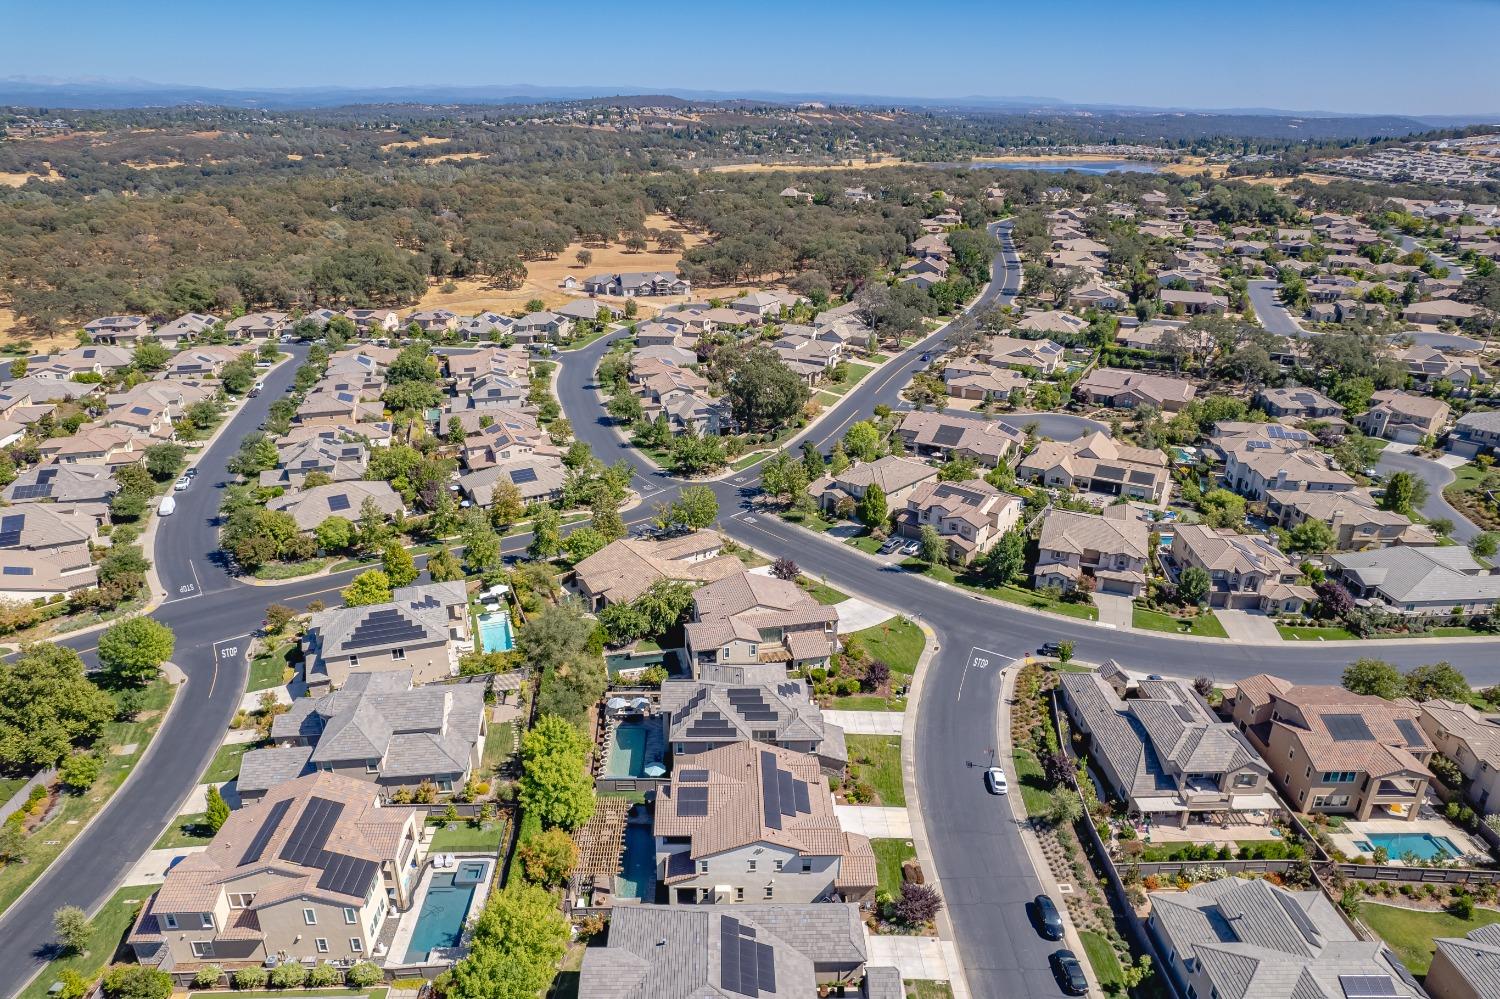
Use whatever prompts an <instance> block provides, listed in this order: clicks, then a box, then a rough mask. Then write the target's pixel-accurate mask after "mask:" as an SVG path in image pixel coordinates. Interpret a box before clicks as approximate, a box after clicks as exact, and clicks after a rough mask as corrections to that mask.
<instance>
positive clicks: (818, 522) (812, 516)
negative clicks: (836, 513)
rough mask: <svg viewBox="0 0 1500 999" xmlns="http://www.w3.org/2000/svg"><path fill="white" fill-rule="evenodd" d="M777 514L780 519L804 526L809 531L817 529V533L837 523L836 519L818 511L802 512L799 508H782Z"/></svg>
mask: <svg viewBox="0 0 1500 999" xmlns="http://www.w3.org/2000/svg"><path fill="white" fill-rule="evenodd" d="M778 516H780V517H781V519H782V520H785V521H788V522H789V523H793V524H797V525H799V526H801V527H805V528H807V529H808V530H810V531H817V532H818V533H819V534H822V533H824V532H825V531H827V530H828V529H830V528H832V527H834V526H835V525H837V524H838V521H836V520H829V519H828V518H826V517H824V516H823V515H822V514H820V513H811V512H810V513H803V512H802V511H800V510H782V511H780V513H779V514H778Z"/></svg>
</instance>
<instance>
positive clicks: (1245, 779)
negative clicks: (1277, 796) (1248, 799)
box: [1234, 774, 1259, 787]
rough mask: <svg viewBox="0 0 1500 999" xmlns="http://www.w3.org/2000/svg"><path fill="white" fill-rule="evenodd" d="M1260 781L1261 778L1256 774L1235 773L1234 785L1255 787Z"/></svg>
mask: <svg viewBox="0 0 1500 999" xmlns="http://www.w3.org/2000/svg"><path fill="white" fill-rule="evenodd" d="M1258 782H1259V778H1258V777H1256V776H1255V774H1235V775H1234V786H1235V787H1254V786H1255V785H1256V784H1257V783H1258Z"/></svg>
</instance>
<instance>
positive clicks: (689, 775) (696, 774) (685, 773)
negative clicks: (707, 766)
mask: <svg viewBox="0 0 1500 999" xmlns="http://www.w3.org/2000/svg"><path fill="white" fill-rule="evenodd" d="M677 780H678V781H679V782H681V783H685V784H694V783H697V784H702V783H705V782H707V780H708V771H707V770H679V771H678V772H677Z"/></svg>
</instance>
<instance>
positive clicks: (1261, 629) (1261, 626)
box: [1214, 610, 1281, 645]
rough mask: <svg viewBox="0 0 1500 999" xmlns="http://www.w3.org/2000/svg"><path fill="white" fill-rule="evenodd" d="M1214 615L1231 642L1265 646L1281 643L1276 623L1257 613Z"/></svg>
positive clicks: (1216, 613) (1235, 611)
mask: <svg viewBox="0 0 1500 999" xmlns="http://www.w3.org/2000/svg"><path fill="white" fill-rule="evenodd" d="M1214 615H1215V616H1217V617H1218V619H1219V623H1220V624H1222V625H1223V626H1224V633H1225V634H1226V635H1228V636H1229V637H1230V638H1231V639H1232V640H1233V641H1236V642H1245V643H1247V644H1251V645H1265V644H1268V643H1275V642H1279V641H1281V632H1279V631H1277V630H1276V622H1275V621H1273V620H1271V619H1270V618H1268V617H1266V616H1265V615H1264V614H1261V613H1259V612H1257V611H1245V610H1216V611H1214Z"/></svg>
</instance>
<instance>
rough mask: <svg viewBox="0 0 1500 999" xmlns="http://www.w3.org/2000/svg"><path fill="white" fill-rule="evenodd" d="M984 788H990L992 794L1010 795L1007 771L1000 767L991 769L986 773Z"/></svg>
mask: <svg viewBox="0 0 1500 999" xmlns="http://www.w3.org/2000/svg"><path fill="white" fill-rule="evenodd" d="M984 786H985V787H987V788H989V791H990V794H1008V793H1010V782H1009V781H1007V780H1006V779H1005V771H1004V770H1001V769H1000V768H999V767H990V768H989V769H988V770H986V771H985V772H984Z"/></svg>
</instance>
